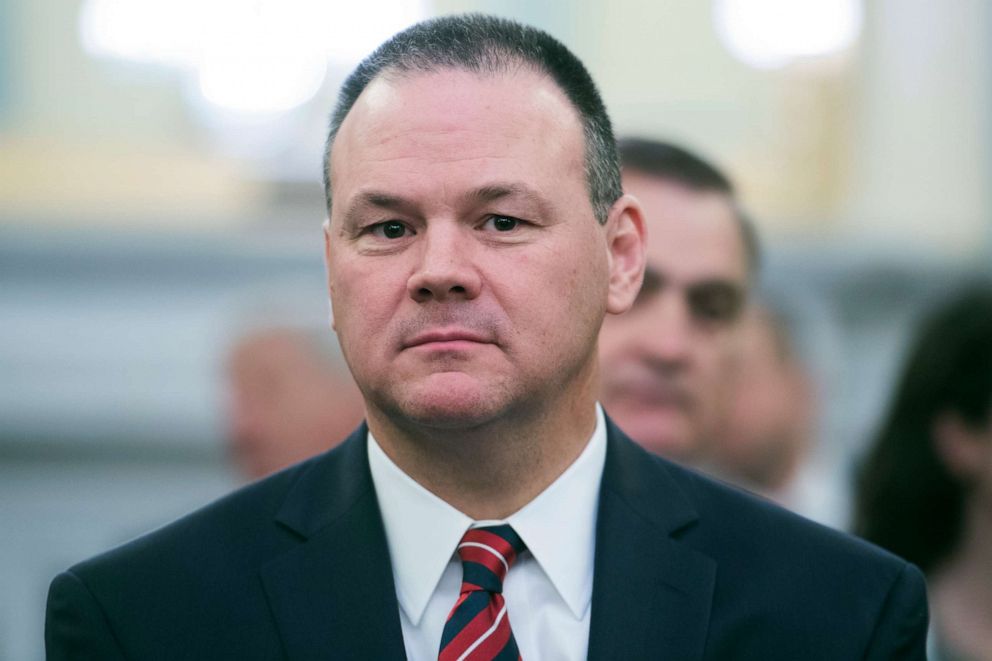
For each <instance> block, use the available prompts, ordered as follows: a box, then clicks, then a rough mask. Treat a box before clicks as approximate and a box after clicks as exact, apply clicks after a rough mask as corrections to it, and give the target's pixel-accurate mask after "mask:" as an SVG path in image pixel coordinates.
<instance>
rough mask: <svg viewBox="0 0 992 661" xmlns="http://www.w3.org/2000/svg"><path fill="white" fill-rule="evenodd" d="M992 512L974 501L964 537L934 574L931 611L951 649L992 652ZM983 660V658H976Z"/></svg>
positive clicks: (966, 518)
mask: <svg viewBox="0 0 992 661" xmlns="http://www.w3.org/2000/svg"><path fill="white" fill-rule="evenodd" d="M990 545H992V512H990V508H989V503H988V502H982V501H981V499H980V498H973V499H972V501H971V502H970V503H969V504H968V507H967V511H966V513H965V522H964V534H963V537H962V539H961V542H960V544H959V545H958V548H957V549H956V550H955V552H954V554H953V555H952V556H951V557H950V558H949V559H948V560H947V561H946V562H945V563H944V564H943V565H942V567H941V568H940V570H939V571H937V572H935V575H934V578H933V581H932V586H933V587H932V591H933V601H934V611H935V613H937V614H938V616H939V627H940V630H941V632H942V633H943V636H944V637H945V638H946V639H947V641H948V643H949V644H950V646H951V647H952V648H953V649H958V650H960V651H962V652H968V651H969V650H974V651H976V652H977V651H980V650H990V649H992V631H990V630H989V628H988V623H989V622H992V555H990V554H989V548H992V546H990ZM976 658H985V657H976Z"/></svg>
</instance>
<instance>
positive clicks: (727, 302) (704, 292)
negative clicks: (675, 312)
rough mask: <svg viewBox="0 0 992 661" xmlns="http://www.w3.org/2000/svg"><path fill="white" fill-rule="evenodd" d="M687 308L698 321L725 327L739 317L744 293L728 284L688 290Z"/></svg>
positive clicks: (716, 284) (715, 284)
mask: <svg viewBox="0 0 992 661" xmlns="http://www.w3.org/2000/svg"><path fill="white" fill-rule="evenodd" d="M689 307H690V309H691V310H692V315H693V316H694V317H695V318H696V319H698V320H699V321H701V322H703V323H709V324H715V325H718V326H726V325H729V324H732V323H733V322H734V321H736V320H737V318H738V317H740V313H741V310H742V309H743V307H744V292H743V290H742V289H741V288H739V287H735V286H733V285H731V284H729V283H714V284H709V285H703V286H700V287H698V288H695V289H693V290H690V292H689Z"/></svg>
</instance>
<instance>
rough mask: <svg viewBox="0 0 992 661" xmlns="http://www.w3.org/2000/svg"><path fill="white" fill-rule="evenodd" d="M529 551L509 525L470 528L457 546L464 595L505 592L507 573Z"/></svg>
mask: <svg viewBox="0 0 992 661" xmlns="http://www.w3.org/2000/svg"><path fill="white" fill-rule="evenodd" d="M526 548H527V546H526V545H525V544H524V542H523V540H522V539H520V536H519V535H517V533H515V532H514V531H513V528H512V527H510V525H509V524H503V525H499V526H485V527H480V528H469V530H468V532H466V533H465V535H464V536H463V537H462V541H461V542H459V543H458V557H459V558H461V560H462V592H470V591H474V590H486V591H487V592H493V593H501V592H503V579H504V578H506V572H508V571H509V570H510V567H512V566H513V563H514V562H515V561H516V559H517V556H518V555H520V554H521V553H523V552H524V550H526Z"/></svg>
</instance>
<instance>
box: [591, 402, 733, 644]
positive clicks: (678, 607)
mask: <svg viewBox="0 0 992 661" xmlns="http://www.w3.org/2000/svg"><path fill="white" fill-rule="evenodd" d="M607 430H608V439H609V440H608V449H607V455H606V467H605V468H604V471H603V485H602V489H601V493H600V504H599V515H598V520H597V529H596V560H595V574H594V578H593V596H592V622H591V624H590V631H589V659H590V660H600V659H604V660H605V659H658V658H665V659H679V661H692V660H695V659H700V658H702V655H703V649H704V646H705V642H706V632H707V629H708V626H709V614H710V604H711V601H712V597H713V587H714V581H715V577H716V563H715V561H714V560H713V559H712V558H709V557H708V556H706V555H703V554H701V553H699V552H697V551H695V550H693V549H690V548H688V547H686V546H685V545H684V544H682V543H681V542H679V541H678V535H677V533H678V532H679V531H681V530H683V529H686V528H688V527H690V526H692V525H693V524H694V522H695V521H696V520H697V519H698V515H697V514H696V512H695V510H694V508H693V507H692V505H691V504H690V502H689V501H688V499H687V498H686V496H685V494H684V493H683V492H682V490H681V489H679V488H678V486H677V485H676V484H675V482H674V480H672V478H671V477H670V476H669V475H668V473H667V472H666V470H665V469H664V467H663V465H662V464H661V463H660V462H658V461H657V459H656V458H654V457H652V456H650V455H649V454H647V453H646V452H645V451H644V450H642V449H641V448H639V447H637V446H635V445H634V444H633V442H632V441H630V439H628V438H627V437H626V436H625V435H624V434H623V433H622V432H620V431H619V429H617V428H616V427H615V426H614V425H613V423H612V422H609V421H607Z"/></svg>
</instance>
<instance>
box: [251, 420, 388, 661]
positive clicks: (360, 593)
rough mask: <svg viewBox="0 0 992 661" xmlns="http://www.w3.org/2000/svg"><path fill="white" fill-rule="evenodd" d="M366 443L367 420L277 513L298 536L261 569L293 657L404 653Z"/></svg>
mask: <svg viewBox="0 0 992 661" xmlns="http://www.w3.org/2000/svg"><path fill="white" fill-rule="evenodd" d="M365 444H366V428H365V426H364V425H362V427H361V428H359V429H358V430H357V431H356V432H355V433H354V434H352V436H351V437H350V438H349V439H348V440H347V441H345V443H344V444H343V445H342V446H340V447H339V448H338V449H336V450H334V451H332V452H331V453H329V454H327V455H324V456H323V457H321V458H319V459H317V460H316V461H315V462H313V463H312V464H311V465H310V466H309V467H308V470H306V471H305V472H304V473H303V474H302V475H301V476H300V478H299V479H298V480H297V482H296V483H295V484H294V486H293V488H292V489H291V491H290V492H289V494H288V496H287V497H286V499H285V501H284V503H283V506H282V508H281V510H280V511H279V514H278V515H277V517H276V518H277V520H278V521H279V523H281V524H282V525H284V526H286V527H287V528H289V529H291V530H293V531H294V532H295V533H297V534H298V535H299V536H300V537H301V543H300V544H299V545H297V546H296V547H294V548H293V549H292V550H290V551H289V552H287V553H284V554H283V555H280V556H278V557H276V558H275V559H274V560H272V561H271V562H270V563H268V564H267V565H265V566H264V567H263V569H262V582H263V584H264V586H265V590H266V594H267V595H268V597H269V603H270V606H271V609H272V613H273V616H274V618H275V620H276V623H277V626H278V629H279V633H280V635H281V637H282V640H283V645H284V647H285V650H286V655H287V657H288V658H289V659H290V660H291V661H310V660H313V661H316V660H318V659H403V658H405V652H404V648H403V634H402V630H401V628H400V621H399V605H398V603H397V601H396V590H395V587H394V585H393V574H392V565H391V563H390V559H389V551H388V546H387V544H386V536H385V531H384V529H383V525H382V518H381V515H380V514H379V506H378V503H377V501H376V497H375V490H374V489H373V487H372V481H371V476H370V474H369V467H368V458H367V454H366V445H365Z"/></svg>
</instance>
